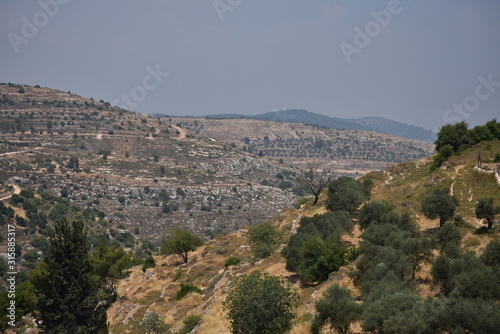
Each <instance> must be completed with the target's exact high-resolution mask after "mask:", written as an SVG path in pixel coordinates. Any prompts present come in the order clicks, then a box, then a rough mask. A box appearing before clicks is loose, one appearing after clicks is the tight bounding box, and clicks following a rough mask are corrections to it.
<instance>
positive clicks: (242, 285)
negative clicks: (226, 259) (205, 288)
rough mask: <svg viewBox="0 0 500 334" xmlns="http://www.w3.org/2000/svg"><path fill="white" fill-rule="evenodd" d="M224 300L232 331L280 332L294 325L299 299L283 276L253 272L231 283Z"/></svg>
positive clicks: (245, 333) (247, 333)
mask: <svg viewBox="0 0 500 334" xmlns="http://www.w3.org/2000/svg"><path fill="white" fill-rule="evenodd" d="M231 287H232V289H231V291H230V292H229V295H228V296H227V298H226V300H225V301H224V304H223V305H224V310H225V311H226V317H227V318H228V320H229V322H230V323H231V332H232V333H238V334H255V333H259V334H280V333H285V332H287V331H288V330H290V328H291V327H292V321H293V320H294V319H295V317H296V315H295V313H294V309H295V308H296V307H297V306H298V304H299V301H300V298H299V295H298V293H297V292H296V291H295V290H294V289H292V287H291V284H290V283H288V282H286V281H285V280H284V279H283V278H280V277H276V276H271V275H269V274H267V273H266V274H260V273H258V272H253V273H251V274H250V275H243V276H241V277H240V278H239V279H238V280H237V281H236V282H234V283H232V285H231Z"/></svg>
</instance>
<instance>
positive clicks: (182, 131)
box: [170, 124, 187, 139]
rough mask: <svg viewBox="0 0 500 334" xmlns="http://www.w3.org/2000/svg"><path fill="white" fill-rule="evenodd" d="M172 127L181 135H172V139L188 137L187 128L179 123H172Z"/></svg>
mask: <svg viewBox="0 0 500 334" xmlns="http://www.w3.org/2000/svg"><path fill="white" fill-rule="evenodd" d="M170 126H171V127H173V128H174V129H176V130H177V131H179V137H172V139H184V138H186V134H187V130H186V129H183V128H181V127H179V126H177V125H173V124H170Z"/></svg>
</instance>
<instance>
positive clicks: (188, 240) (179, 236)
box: [161, 228, 203, 263]
mask: <svg viewBox="0 0 500 334" xmlns="http://www.w3.org/2000/svg"><path fill="white" fill-rule="evenodd" d="M202 245H203V239H201V238H200V237H198V236H196V235H193V234H191V233H189V232H188V231H186V230H183V229H180V228H177V229H175V230H174V232H173V233H172V234H171V235H170V237H169V238H168V239H166V240H165V241H164V242H163V245H162V246H161V252H162V253H163V254H165V255H170V254H178V255H180V256H181V257H182V259H183V260H184V263H187V262H188V253H189V252H192V251H194V250H196V248H198V247H199V246H202Z"/></svg>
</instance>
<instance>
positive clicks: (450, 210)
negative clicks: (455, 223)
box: [421, 189, 458, 227]
mask: <svg viewBox="0 0 500 334" xmlns="http://www.w3.org/2000/svg"><path fill="white" fill-rule="evenodd" d="M421 205H422V212H423V213H424V215H425V216H426V217H427V218H429V219H436V218H439V227H442V226H443V224H444V223H445V222H446V221H447V220H450V219H451V218H453V215H454V214H455V209H456V207H457V206H458V200H457V198H456V197H455V196H451V195H449V194H448V191H447V190H444V189H436V190H435V191H434V192H433V193H432V194H430V195H429V196H427V197H425V198H424V199H423V200H422V203H421Z"/></svg>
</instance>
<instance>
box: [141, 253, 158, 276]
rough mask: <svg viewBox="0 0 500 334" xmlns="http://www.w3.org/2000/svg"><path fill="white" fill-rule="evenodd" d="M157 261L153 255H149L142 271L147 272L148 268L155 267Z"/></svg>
mask: <svg viewBox="0 0 500 334" xmlns="http://www.w3.org/2000/svg"><path fill="white" fill-rule="evenodd" d="M155 267H156V262H155V259H154V258H153V256H152V255H150V256H148V257H147V258H146V260H145V261H144V264H143V265H142V271H143V272H145V271H146V269H148V268H155Z"/></svg>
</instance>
